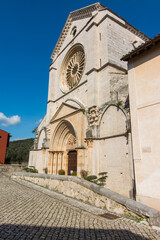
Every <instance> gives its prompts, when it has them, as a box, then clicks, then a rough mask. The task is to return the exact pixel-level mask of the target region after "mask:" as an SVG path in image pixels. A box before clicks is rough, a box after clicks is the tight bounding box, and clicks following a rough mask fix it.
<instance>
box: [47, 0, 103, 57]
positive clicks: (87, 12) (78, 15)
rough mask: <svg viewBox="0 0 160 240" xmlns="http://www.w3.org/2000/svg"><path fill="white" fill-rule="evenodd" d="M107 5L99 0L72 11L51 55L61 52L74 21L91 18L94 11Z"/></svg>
mask: <svg viewBox="0 0 160 240" xmlns="http://www.w3.org/2000/svg"><path fill="white" fill-rule="evenodd" d="M104 8H105V7H104V6H103V5H102V4H100V3H99V2H97V3H95V4H92V5H90V6H87V7H84V8H81V9H78V10H75V11H73V12H71V13H70V14H69V16H68V18H67V21H66V23H65V25H64V27H63V30H62V32H61V35H60V37H59V39H58V41H57V44H56V46H55V48H54V50H53V52H52V55H51V59H54V58H55V56H57V55H58V54H59V52H60V49H61V46H62V44H63V42H64V40H65V38H66V36H67V34H68V31H69V30H70V27H71V25H72V22H73V21H76V20H78V19H82V18H91V17H92V12H94V11H96V10H97V11H98V10H100V9H104Z"/></svg>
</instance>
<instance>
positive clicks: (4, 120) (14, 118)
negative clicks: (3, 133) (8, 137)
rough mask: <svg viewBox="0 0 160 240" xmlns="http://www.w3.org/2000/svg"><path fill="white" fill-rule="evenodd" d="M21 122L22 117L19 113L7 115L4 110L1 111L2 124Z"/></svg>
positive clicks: (0, 122) (0, 119)
mask: <svg viewBox="0 0 160 240" xmlns="http://www.w3.org/2000/svg"><path fill="white" fill-rule="evenodd" d="M20 122H21V118H20V117H19V116H18V115H15V116H12V117H6V116H5V115H4V114H3V113H2V112H0V124H1V125H2V126H5V127H6V126H9V125H17V124H19V123H20Z"/></svg>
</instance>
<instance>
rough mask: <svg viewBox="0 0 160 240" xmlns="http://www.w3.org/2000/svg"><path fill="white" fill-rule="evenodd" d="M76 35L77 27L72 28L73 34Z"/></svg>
mask: <svg viewBox="0 0 160 240" xmlns="http://www.w3.org/2000/svg"><path fill="white" fill-rule="evenodd" d="M76 33H77V27H76V26H75V27H73V28H72V31H71V34H72V36H73V37H74V36H75V35H76Z"/></svg>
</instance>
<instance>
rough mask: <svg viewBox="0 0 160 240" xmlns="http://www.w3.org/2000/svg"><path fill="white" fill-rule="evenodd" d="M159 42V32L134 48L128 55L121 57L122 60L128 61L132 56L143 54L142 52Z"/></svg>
mask: <svg viewBox="0 0 160 240" xmlns="http://www.w3.org/2000/svg"><path fill="white" fill-rule="evenodd" d="M159 42H160V34H158V35H157V36H156V37H154V38H153V39H150V40H149V41H147V42H146V43H143V44H141V45H140V46H139V47H137V48H136V49H134V50H132V51H131V52H129V53H127V54H126V55H124V56H123V57H122V58H121V60H123V61H128V60H129V59H131V58H133V57H135V56H137V55H139V54H141V53H142V52H144V51H146V50H148V49H149V48H151V47H152V46H154V45H155V44H157V43H159Z"/></svg>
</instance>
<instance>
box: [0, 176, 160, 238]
mask: <svg viewBox="0 0 160 240" xmlns="http://www.w3.org/2000/svg"><path fill="white" fill-rule="evenodd" d="M2 239H7V240H9V239H37V240H38V239H46V240H49V239H64V240H65V239H66V240H68V239H69V240H72V239H80V240H81V239H82V240H83V239H87V240H88V239H92V240H93V239H96V240H100V239H107V240H113V239H122V240H126V239H127V240H128V239H129V240H131V239H133V240H144V239H160V232H157V231H156V230H153V229H151V228H150V227H148V226H145V225H143V224H138V223H136V222H134V221H131V220H128V219H125V218H118V219H116V220H108V219H105V218H102V217H100V216H97V215H96V213H95V214H91V213H89V212H86V211H84V210H82V209H79V208H76V207H73V206H72V205H70V204H66V203H64V202H62V201H61V200H58V199H55V198H53V197H51V196H48V195H46V194H44V193H42V192H40V191H37V190H34V189H31V188H29V187H26V186H25V185H22V184H18V183H16V182H14V181H11V180H10V179H9V178H7V177H5V176H4V175H0V240H2Z"/></svg>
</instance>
